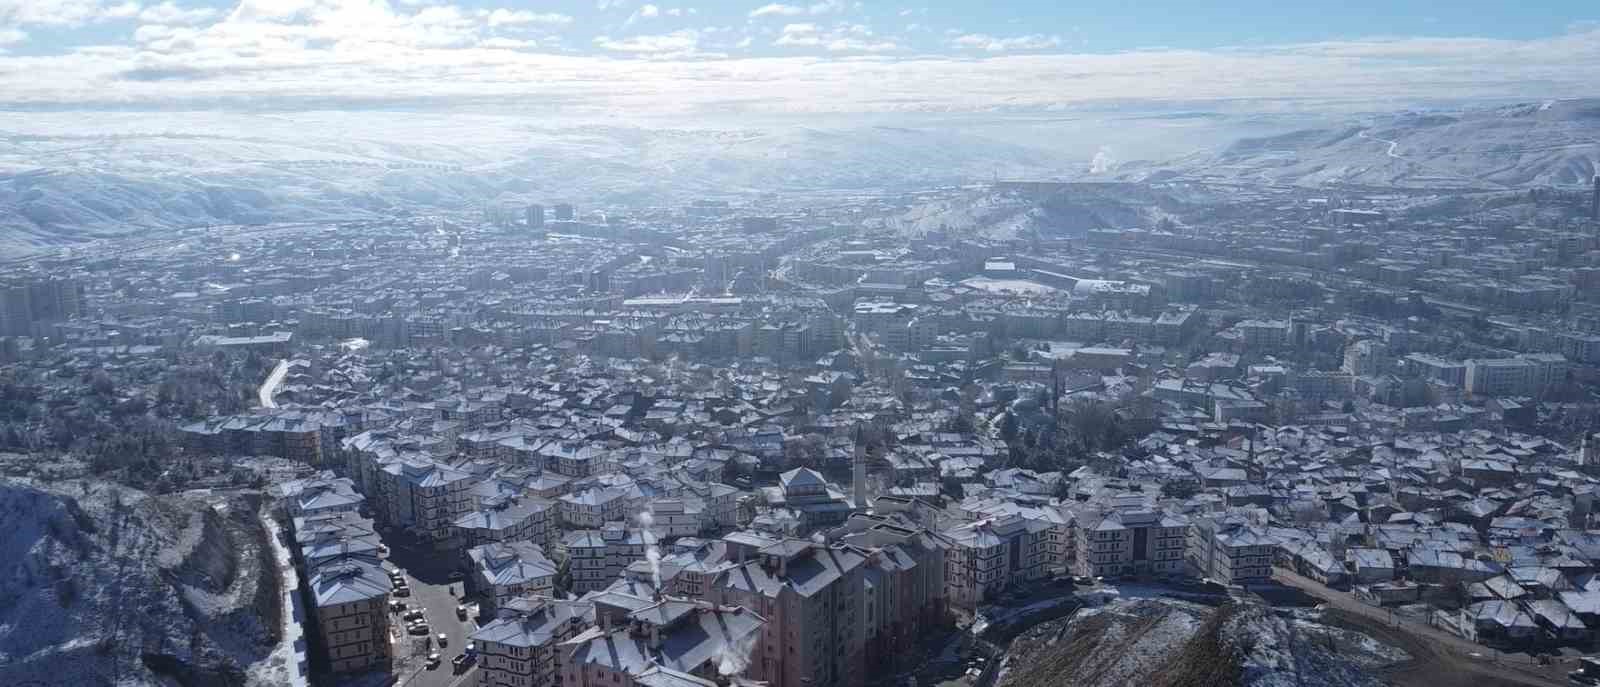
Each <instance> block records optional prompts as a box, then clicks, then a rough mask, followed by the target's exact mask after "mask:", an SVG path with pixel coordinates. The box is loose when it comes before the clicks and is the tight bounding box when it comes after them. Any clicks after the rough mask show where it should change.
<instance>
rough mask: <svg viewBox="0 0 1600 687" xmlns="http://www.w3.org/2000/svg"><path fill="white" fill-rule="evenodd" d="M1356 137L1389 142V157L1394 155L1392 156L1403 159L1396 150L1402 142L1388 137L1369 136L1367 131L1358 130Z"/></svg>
mask: <svg viewBox="0 0 1600 687" xmlns="http://www.w3.org/2000/svg"><path fill="white" fill-rule="evenodd" d="M1356 138H1366V139H1371V140H1374V141H1377V142H1379V143H1387V144H1389V153H1388V154H1389V157H1392V158H1395V159H1402V158H1401V157H1400V155H1399V154H1397V153H1395V152H1394V149H1395V148H1399V147H1400V143H1399V142H1398V141H1391V140H1389V139H1387V138H1378V137H1377V136H1368V135H1367V132H1365V131H1358V132H1356Z"/></svg>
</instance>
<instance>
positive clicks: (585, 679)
mask: <svg viewBox="0 0 1600 687" xmlns="http://www.w3.org/2000/svg"><path fill="white" fill-rule="evenodd" d="M593 601H594V604H595V619H596V622H597V623H598V626H597V627H593V628H590V629H589V630H586V631H584V632H583V633H581V634H579V635H578V636H576V637H573V638H572V639H569V640H567V641H566V642H563V643H562V644H561V648H562V650H563V651H564V652H567V653H566V654H565V655H564V656H563V657H562V659H561V660H560V664H561V680H560V683H561V684H562V685H564V686H565V687H635V686H636V685H640V686H643V687H716V685H717V684H718V681H721V682H727V681H729V680H730V679H733V678H737V677H740V676H741V674H742V673H745V672H746V671H745V670H744V668H745V666H746V665H747V661H748V658H749V654H748V652H749V650H750V647H751V646H752V645H753V644H754V643H755V641H754V638H755V637H756V636H758V635H759V634H760V633H761V631H762V629H763V628H764V627H765V626H766V625H767V622H766V620H765V619H764V618H762V617H761V616H760V615H759V614H756V613H753V612H751V611H749V610H748V609H745V608H740V607H730V606H718V605H716V604H712V603H709V602H705V601H696V600H691V599H674V598H670V597H667V598H656V599H643V598H637V597H629V596H626V595H623V594H620V593H610V594H605V595H597V596H595V597H593ZM641 602H642V603H641Z"/></svg>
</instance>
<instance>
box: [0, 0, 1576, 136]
mask: <svg viewBox="0 0 1600 687" xmlns="http://www.w3.org/2000/svg"><path fill="white" fill-rule="evenodd" d="M1596 19H1600V9H1595V8H1594V6H1593V5H1592V3H1577V2H1569V1H1566V0H1562V1H1558V2H1542V3H1522V4H1516V3H1505V2H1485V1H1481V0H1464V1H1460V2H1442V1H1434V0H1430V1H1428V2H1377V1H1373V0H1346V1H1344V2H1339V3H1333V4H1308V3H1296V2H1285V1H1284V0H1272V1H1268V0H1245V1H1243V2H1235V3H1230V4H1228V5H1226V6H1218V5H1207V4H1203V3H1195V2H1184V1H1182V0H1139V1H1136V2H1127V1H1124V2H1098V3H1083V2H1068V1H1066V0H1028V1H1022V2H1015V1H1013V2H1006V1H1001V2H994V1H992V0H991V1H988V2H979V1H967V0H959V1H958V0H927V1H923V2H915V1H911V2H878V1H874V0H860V1H856V0H789V1H787V2H763V1H761V0H739V1H735V0H682V1H681V2H679V1H677V0H658V1H656V2H649V3H646V2H639V1H638V0H550V1H545V2H527V1H522V2H518V1H517V0H159V1H153V0H0V106H3V105H5V104H6V103H7V102H10V103H29V104H51V105H71V104H75V103H101V104H103V103H106V102H112V103H143V102H151V103H161V104H171V103H174V102H183V101H194V102H232V101H250V102H253V103H260V102H262V101H263V100H264V99H272V98H300V99H316V98H332V99H338V98H347V97H358V98H371V99H380V100H381V99H386V98H419V97H421V98H427V97H437V98H460V97H468V96H470V97H472V98H474V99H488V100H518V99H522V98H526V97H528V96H543V95H546V94H558V95H560V96H561V97H562V98H563V99H564V102H570V103H575V105H574V107H587V108H591V109H593V108H598V109H606V108H611V109H618V110H620V109H627V108H641V109H647V110H648V109H656V110H674V111H696V110H698V109H705V108H708V107H712V106H719V107H720V106H737V107H746V108H754V109H764V110H774V111H796V110H798V111H836V110H841V109H844V110H848V109H860V110H874V111H877V110H918V111H952V110H971V109H985V108H991V109H992V108H996V107H1001V108H1022V109H1029V108H1031V109H1051V108H1057V107H1062V106H1070V105H1073V104H1082V103H1086V102H1102V101H1113V100H1129V99H1131V100H1154V99H1168V100H1207V101H1216V100H1240V99H1248V100H1252V101H1256V100H1259V101H1274V102H1288V101H1296V100H1306V99H1317V100H1329V99H1335V100H1337V99H1359V100H1363V101H1365V102H1397V101H1400V100H1406V99H1416V100H1423V99H1437V98H1446V97H1449V98H1458V99H1469V100H1470V99H1473V98H1485V99H1507V98H1537V97H1571V96H1575V95H1600V93H1595V92H1594V90H1595V88H1596V86H1595V85H1594V84H1595V83H1597V82H1600V79H1595V78H1594V77H1593V76H1592V75H1593V74H1594V73H1597V72H1600V24H1597V23H1596V21H1595V20H1596ZM640 62H646V63H649V64H648V65H641V64H638V63H640ZM746 96H748V97H746ZM738 103H742V104H738ZM735 104H738V105H735Z"/></svg>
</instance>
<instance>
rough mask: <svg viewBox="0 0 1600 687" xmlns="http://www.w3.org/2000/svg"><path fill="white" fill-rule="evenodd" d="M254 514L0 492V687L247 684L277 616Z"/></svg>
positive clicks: (65, 488)
mask: <svg viewBox="0 0 1600 687" xmlns="http://www.w3.org/2000/svg"><path fill="white" fill-rule="evenodd" d="M257 506H258V504H257V502H256V500H255V499H253V498H243V497H237V496H234V497H200V496H160V497H157V496H150V495H146V494H144V493H141V492H138V491H134V490H130V489H127V488H122V487H117V486H115V485H112V484H109V483H102V482H96V481H73V482H70V483H67V484H61V485H44V484H41V483H38V482H34V481H31V480H20V479H11V478H7V479H5V480H3V481H0V522H4V523H5V524H6V526H5V528H4V529H3V530H0V684H6V685H15V684H28V683H29V681H37V682H38V683H39V684H52V685H56V684H61V685H68V684H70V685H118V686H119V687H120V686H129V685H158V684H159V685H172V684H178V685H204V686H208V687H209V686H233V685H245V684H248V683H249V682H250V680H249V679H247V677H246V673H247V670H248V669H250V668H251V667H252V664H256V663H258V662H260V661H261V660H263V659H264V658H265V657H266V655H267V653H268V652H269V651H270V650H271V648H272V643H273V642H274V641H275V635H276V633H277V629H276V628H277V627H278V626H279V613H280V611H279V604H278V602H277V599H278V598H279V595H278V590H277V586H276V584H277V583H276V576H275V575H273V574H272V573H271V572H270V568H266V567H264V566H267V565H271V563H270V558H263V557H264V556H271V551H270V549H269V548H267V546H266V540H265V539H264V531H263V529H262V528H261V527H260V524H259V519H258V517H257Z"/></svg>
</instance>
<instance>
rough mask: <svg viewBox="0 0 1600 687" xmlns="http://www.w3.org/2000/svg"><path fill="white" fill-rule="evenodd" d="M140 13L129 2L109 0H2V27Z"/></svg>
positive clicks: (69, 24) (92, 20)
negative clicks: (109, 0)
mask: <svg viewBox="0 0 1600 687" xmlns="http://www.w3.org/2000/svg"><path fill="white" fill-rule="evenodd" d="M136 12H138V5H137V4H134V3H130V2H118V3H116V4H112V3H110V2H107V1H106V0H0V28H3V27H12V28H15V27H25V26H65V27H78V26H84V25H86V24H93V23H98V22H103V21H108V20H112V19H126V18H128V17H131V16H133V14H134V13H136Z"/></svg>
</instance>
